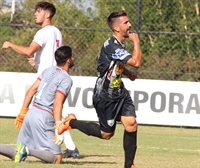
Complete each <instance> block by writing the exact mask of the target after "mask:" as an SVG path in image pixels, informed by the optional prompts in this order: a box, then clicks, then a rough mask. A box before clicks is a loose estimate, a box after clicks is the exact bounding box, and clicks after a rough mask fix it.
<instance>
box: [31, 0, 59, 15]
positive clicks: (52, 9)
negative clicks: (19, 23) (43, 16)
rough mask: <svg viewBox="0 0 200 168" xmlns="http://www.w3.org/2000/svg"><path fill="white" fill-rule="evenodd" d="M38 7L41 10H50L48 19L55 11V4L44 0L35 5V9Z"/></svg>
mask: <svg viewBox="0 0 200 168" xmlns="http://www.w3.org/2000/svg"><path fill="white" fill-rule="evenodd" d="M38 8H41V9H43V10H48V11H50V13H51V14H50V19H51V18H52V17H53V16H54V15H55V13H56V8H55V6H54V5H53V4H52V3H49V2H45V1H41V2H38V3H37V4H36V6H35V11H36V10H37V9H38Z"/></svg>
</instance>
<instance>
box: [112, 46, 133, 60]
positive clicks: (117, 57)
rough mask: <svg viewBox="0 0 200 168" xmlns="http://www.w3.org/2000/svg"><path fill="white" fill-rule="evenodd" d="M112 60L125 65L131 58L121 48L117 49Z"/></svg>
mask: <svg viewBox="0 0 200 168" xmlns="http://www.w3.org/2000/svg"><path fill="white" fill-rule="evenodd" d="M112 58H113V59H114V60H120V61H122V62H123V63H126V62H127V61H128V60H129V59H130V58H131V54H130V53H129V52H128V51H126V50H125V49H123V48H117V49H116V50H115V52H114V53H113V54H112Z"/></svg>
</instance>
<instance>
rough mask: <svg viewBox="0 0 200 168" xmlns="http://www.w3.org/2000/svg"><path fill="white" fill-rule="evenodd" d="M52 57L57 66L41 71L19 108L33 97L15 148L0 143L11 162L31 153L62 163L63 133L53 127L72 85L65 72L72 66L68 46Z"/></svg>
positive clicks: (58, 50)
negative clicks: (58, 132)
mask: <svg viewBox="0 0 200 168" xmlns="http://www.w3.org/2000/svg"><path fill="white" fill-rule="evenodd" d="M55 59H56V62H57V66H51V67H50V68H47V69H46V70H44V71H43V72H42V74H41V75H40V76H39V77H38V78H37V79H36V81H35V82H34V83H33V84H32V85H31V87H30V88H29V90H28V91H27V92H26V95H25V98H24V102H23V105H22V107H23V109H28V108H29V105H30V103H31V101H32V99H33V97H34V96H35V99H34V101H33V106H32V107H30V108H29V109H28V112H27V114H26V116H25V118H24V122H23V124H22V127H21V129H20V131H19V135H18V139H17V144H18V145H17V151H16V149H15V148H13V147H12V146H10V145H6V144H0V154H1V155H4V156H6V157H8V158H10V159H12V160H15V162H21V161H24V160H25V159H26V158H27V156H34V157H36V158H38V159H41V160H42V161H45V162H47V163H56V164H60V163H62V152H61V147H60V145H61V144H62V142H63V140H64V135H63V134H62V135H58V134H57V128H58V126H59V125H60V123H61V122H62V109H63V104H64V102H65V100H66V98H67V96H68V94H69V92H70V90H71V87H72V85H73V81H72V79H71V77H70V76H69V74H68V73H69V69H70V68H71V67H72V66H73V65H74V57H73V54H72V49H71V48H70V47H69V46H62V47H60V48H58V49H57V50H56V52H55ZM16 124H17V125H18V124H19V125H20V124H21V123H20V122H17V123H16Z"/></svg>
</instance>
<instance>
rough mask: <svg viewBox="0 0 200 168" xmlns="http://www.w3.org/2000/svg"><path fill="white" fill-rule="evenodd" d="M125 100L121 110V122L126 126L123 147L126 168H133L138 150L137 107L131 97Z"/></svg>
mask: <svg viewBox="0 0 200 168" xmlns="http://www.w3.org/2000/svg"><path fill="white" fill-rule="evenodd" d="M127 95H128V96H127V97H126V98H125V101H124V105H123V107H122V110H121V122H122V124H123V126H124V137H123V147H124V151H125V163H124V168H132V167H135V166H134V159H135V154H136V150H137V127H138V126H137V122H136V114H135V107H134V105H133V102H132V100H131V98H130V96H129V94H127Z"/></svg>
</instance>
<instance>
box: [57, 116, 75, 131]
mask: <svg viewBox="0 0 200 168" xmlns="http://www.w3.org/2000/svg"><path fill="white" fill-rule="evenodd" d="M72 119H76V116H75V115H74V114H68V116H67V117H66V119H65V121H64V122H62V123H61V124H60V125H59V127H58V135H60V134H62V133H63V132H65V131H66V130H71V129H72V128H71V127H70V125H69V122H70V121H71V120H72Z"/></svg>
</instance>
